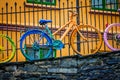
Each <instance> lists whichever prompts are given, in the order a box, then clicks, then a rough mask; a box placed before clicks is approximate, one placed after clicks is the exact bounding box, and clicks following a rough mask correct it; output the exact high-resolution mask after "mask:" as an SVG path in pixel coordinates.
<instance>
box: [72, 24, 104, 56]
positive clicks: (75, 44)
mask: <svg viewBox="0 0 120 80" xmlns="http://www.w3.org/2000/svg"><path fill="white" fill-rule="evenodd" d="M78 31H79V32H78ZM80 34H81V35H82V36H81V35H80ZM70 44H71V47H72V49H73V51H75V52H76V53H77V54H79V55H82V56H87V55H92V54H95V53H96V52H97V51H98V50H99V49H100V47H101V44H102V36H101V33H100V32H99V31H98V30H97V29H96V28H95V27H93V26H91V25H80V26H78V27H77V28H75V29H74V30H73V32H72V33H71V37H70Z"/></svg>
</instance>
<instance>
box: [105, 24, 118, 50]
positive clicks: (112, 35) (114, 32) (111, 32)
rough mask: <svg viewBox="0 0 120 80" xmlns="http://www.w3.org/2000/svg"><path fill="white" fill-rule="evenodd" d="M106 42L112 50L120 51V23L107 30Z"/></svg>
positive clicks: (111, 25) (110, 26)
mask: <svg viewBox="0 0 120 80" xmlns="http://www.w3.org/2000/svg"><path fill="white" fill-rule="evenodd" d="M104 42H105V44H106V46H107V47H108V48H109V49H110V50H112V51H118V50H120V23H113V24H110V25H109V26H108V27H107V28H106V29H105V32H104Z"/></svg>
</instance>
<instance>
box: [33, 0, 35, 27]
mask: <svg viewBox="0 0 120 80" xmlns="http://www.w3.org/2000/svg"><path fill="white" fill-rule="evenodd" d="M33 26H35V11H34V0H33Z"/></svg>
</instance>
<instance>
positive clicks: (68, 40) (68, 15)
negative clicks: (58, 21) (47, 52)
mask: <svg viewBox="0 0 120 80" xmlns="http://www.w3.org/2000/svg"><path fill="white" fill-rule="evenodd" d="M67 9H69V0H67ZM67 13H68V11H67ZM68 21H69V13H68ZM68 26H69V25H68ZM68 41H69V37H68ZM64 43H66V41H65V42H64ZM66 45H68V56H70V52H69V46H70V45H69V44H66Z"/></svg>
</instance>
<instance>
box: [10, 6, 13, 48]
mask: <svg viewBox="0 0 120 80" xmlns="http://www.w3.org/2000/svg"><path fill="white" fill-rule="evenodd" d="M10 17H11V19H10V21H11V24H12V17H13V16H12V7H11V15H10ZM11 38H12V31H11ZM11 47H12V46H11Z"/></svg>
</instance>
